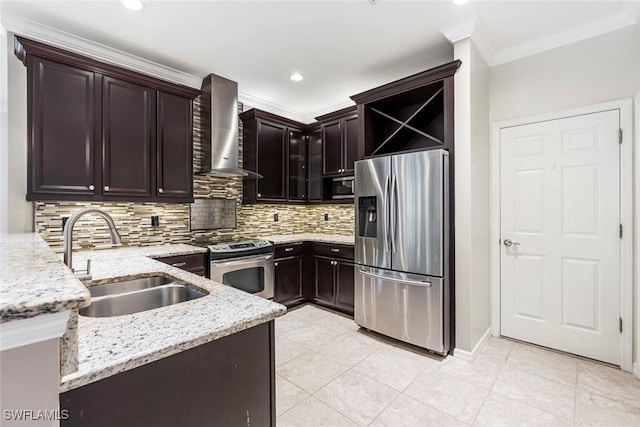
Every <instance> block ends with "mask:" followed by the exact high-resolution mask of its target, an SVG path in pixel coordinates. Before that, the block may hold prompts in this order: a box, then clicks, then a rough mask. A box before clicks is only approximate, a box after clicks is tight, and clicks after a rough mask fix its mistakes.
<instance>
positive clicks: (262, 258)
mask: <svg viewBox="0 0 640 427" xmlns="http://www.w3.org/2000/svg"><path fill="white" fill-rule="evenodd" d="M272 258H273V254H266V255H253V256H248V257H243V258H235V259H233V260H231V261H211V267H230V266H233V265H240V264H246V263H248V262H255V261H268V260H270V259H272Z"/></svg>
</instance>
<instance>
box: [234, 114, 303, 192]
mask: <svg viewBox="0 0 640 427" xmlns="http://www.w3.org/2000/svg"><path fill="white" fill-rule="evenodd" d="M240 119H241V120H242V135H243V136H242V143H243V167H244V168H245V169H247V170H250V171H253V172H256V173H258V174H260V175H262V178H259V179H257V178H245V179H244V181H243V197H242V202H243V203H245V204H247V203H259V202H262V203H269V202H286V201H305V200H306V179H307V178H306V172H305V171H306V152H307V148H306V144H307V138H306V137H305V133H304V132H303V129H304V128H305V126H304V125H303V124H301V123H298V122H294V121H292V120H288V119H285V118H284V117H280V116H276V115H275V114H271V113H267V112H265V111H261V110H257V109H255V108H253V109H251V110H248V111H245V112H243V113H242V114H240ZM290 174H291V175H290Z"/></svg>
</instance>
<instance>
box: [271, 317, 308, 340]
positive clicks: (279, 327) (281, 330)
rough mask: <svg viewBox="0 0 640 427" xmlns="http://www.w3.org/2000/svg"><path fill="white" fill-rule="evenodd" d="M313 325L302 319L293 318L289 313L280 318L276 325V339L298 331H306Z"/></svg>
mask: <svg viewBox="0 0 640 427" xmlns="http://www.w3.org/2000/svg"><path fill="white" fill-rule="evenodd" d="M311 325H313V323H311V322H309V321H308V320H304V319H300V318H297V317H291V316H290V315H289V314H288V313H287V314H285V315H284V316H282V317H278V318H277V319H276V323H275V331H276V338H279V337H286V336H287V335H288V334H290V333H291V332H294V331H297V330H304V329H305V328H308V327H309V326H311Z"/></svg>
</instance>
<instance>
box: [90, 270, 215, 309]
mask: <svg viewBox="0 0 640 427" xmlns="http://www.w3.org/2000/svg"><path fill="white" fill-rule="evenodd" d="M89 292H90V293H91V305H89V306H88V307H85V308H82V309H80V314H81V315H82V316H88V317H112V316H122V315H124V314H133V313H138V312H141V311H146V310H152V309H154V308H160V307H166V306H169V305H174V304H179V303H181V302H185V301H191V300H194V299H198V298H202V297H203V296H205V295H207V292H206V291H204V290H197V289H194V288H190V287H187V286H186V285H184V284H181V283H177V282H175V281H174V279H171V278H169V277H164V276H152V277H143V278H140V279H132V280H123V281H119V282H113V283H105V284H102V285H95V286H90V287H89Z"/></svg>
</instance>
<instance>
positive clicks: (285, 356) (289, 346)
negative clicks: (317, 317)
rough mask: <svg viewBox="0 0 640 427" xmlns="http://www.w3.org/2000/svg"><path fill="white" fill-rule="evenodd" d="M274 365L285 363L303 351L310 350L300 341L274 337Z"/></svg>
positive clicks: (300, 354)
mask: <svg viewBox="0 0 640 427" xmlns="http://www.w3.org/2000/svg"><path fill="white" fill-rule="evenodd" d="M275 345H276V366H281V365H284V364H285V363H287V362H289V361H291V360H293V359H295V358H296V357H298V356H302V355H303V354H304V353H306V352H308V351H309V350H310V348H309V347H307V346H304V345H302V344H300V343H297V342H293V341H291V340H290V339H288V338H286V337H276V343H275Z"/></svg>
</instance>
